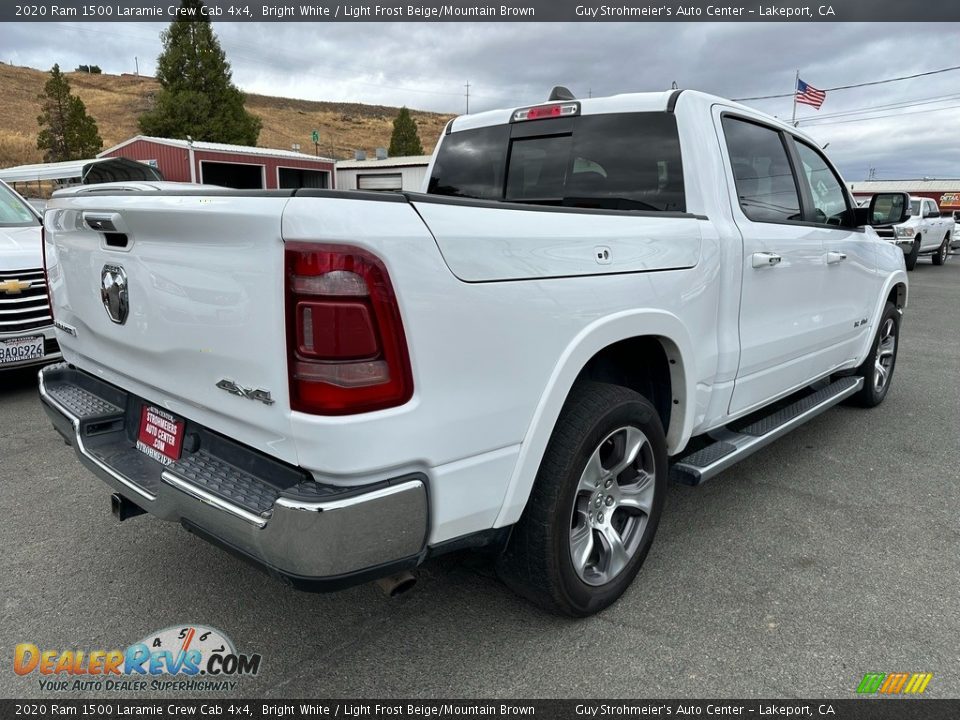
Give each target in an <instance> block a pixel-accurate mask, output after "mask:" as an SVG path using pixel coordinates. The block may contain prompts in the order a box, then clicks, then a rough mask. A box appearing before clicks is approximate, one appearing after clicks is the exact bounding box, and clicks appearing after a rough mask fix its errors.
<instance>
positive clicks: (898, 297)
mask: <svg viewBox="0 0 960 720" xmlns="http://www.w3.org/2000/svg"><path fill="white" fill-rule="evenodd" d="M887 300H888V301H890V302H892V303H893V304H894V305H895V306H896V307H897V309H898V310H903V308H904V306H905V305H906V304H907V286H906V285H904V284H903V283H897V284H896V285H894V286H893V287H892V288H891V289H890V294H889V295H888V296H887Z"/></svg>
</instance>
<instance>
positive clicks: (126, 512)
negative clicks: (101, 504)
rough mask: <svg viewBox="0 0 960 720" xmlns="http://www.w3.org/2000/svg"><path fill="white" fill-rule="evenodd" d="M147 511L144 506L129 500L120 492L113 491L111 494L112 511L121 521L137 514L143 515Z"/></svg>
mask: <svg viewBox="0 0 960 720" xmlns="http://www.w3.org/2000/svg"><path fill="white" fill-rule="evenodd" d="M145 512H146V510H144V509H143V508H142V507H140V506H139V505H137V504H136V503H134V502H131V501H130V500H127V498H125V497H124V496H123V495H121V494H120V493H113V494H112V495H111V496H110V513H111V514H112V515H113V516H114V517H115V518H116V519H117V520H118V521H119V522H123V521H124V520H129V519H130V518H132V517H136V516H137V515H143V514H144V513H145Z"/></svg>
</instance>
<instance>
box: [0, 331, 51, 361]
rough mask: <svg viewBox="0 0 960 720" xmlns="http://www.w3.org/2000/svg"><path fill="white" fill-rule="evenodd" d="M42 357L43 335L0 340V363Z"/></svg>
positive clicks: (40, 358) (39, 358)
mask: <svg viewBox="0 0 960 720" xmlns="http://www.w3.org/2000/svg"><path fill="white" fill-rule="evenodd" d="M42 359H43V335H38V336H36V337H23V338H17V339H15V340H0V365H5V364H7V363H15V362H23V361H24V360H42Z"/></svg>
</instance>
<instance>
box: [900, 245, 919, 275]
mask: <svg viewBox="0 0 960 720" xmlns="http://www.w3.org/2000/svg"><path fill="white" fill-rule="evenodd" d="M918 257H920V238H917V239H916V240H914V241H913V247H911V248H910V252H909V253H907V254H906V255H905V256H904V257H903V261H904V263H906V266H907V270H913V269H914V268H915V267H916V266H917V258H918Z"/></svg>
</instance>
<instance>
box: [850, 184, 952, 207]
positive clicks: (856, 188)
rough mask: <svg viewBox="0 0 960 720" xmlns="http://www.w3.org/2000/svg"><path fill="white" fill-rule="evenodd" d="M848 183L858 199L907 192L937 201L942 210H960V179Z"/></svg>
mask: <svg viewBox="0 0 960 720" xmlns="http://www.w3.org/2000/svg"><path fill="white" fill-rule="evenodd" d="M848 184H849V186H850V191H851V192H852V193H853V197H854V198H855V199H857V200H866V199H868V198H869V197H871V196H872V195H873V194H874V193H882V192H906V193H910V194H911V195H913V196H914V197H927V198H930V199H931V200H934V201H936V203H937V205H938V206H939V207H940V209H941V210H949V211H951V212H956V211H960V180H951V179H945V180H864V181H862V182H852V183H848Z"/></svg>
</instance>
